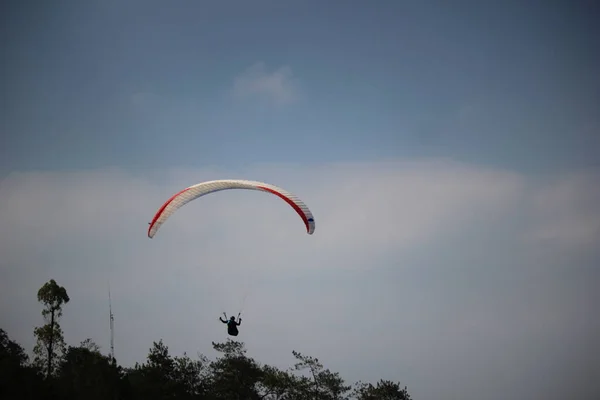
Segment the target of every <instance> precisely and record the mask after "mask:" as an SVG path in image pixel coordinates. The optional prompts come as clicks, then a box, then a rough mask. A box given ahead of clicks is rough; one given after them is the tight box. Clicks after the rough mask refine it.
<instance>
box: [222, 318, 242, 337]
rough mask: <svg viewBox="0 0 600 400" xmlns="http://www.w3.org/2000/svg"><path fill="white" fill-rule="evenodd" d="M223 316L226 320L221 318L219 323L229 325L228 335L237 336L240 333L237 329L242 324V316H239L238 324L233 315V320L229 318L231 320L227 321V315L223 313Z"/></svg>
mask: <svg viewBox="0 0 600 400" xmlns="http://www.w3.org/2000/svg"><path fill="white" fill-rule="evenodd" d="M223 315H224V316H225V319H223V318H221V317H219V321H221V322H222V323H224V324H227V333H228V334H229V335H230V336H237V335H238V334H239V333H240V332H239V330H238V328H237V327H238V326H240V325H241V324H242V319H241V318H240V314H238V321H239V322H237V321H236V320H235V317H234V316H233V315H232V316H231V318H229V320H227V314H226V313H223Z"/></svg>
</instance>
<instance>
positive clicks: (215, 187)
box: [148, 179, 315, 238]
mask: <svg viewBox="0 0 600 400" xmlns="http://www.w3.org/2000/svg"><path fill="white" fill-rule="evenodd" d="M228 189H246V190H258V191H262V192H267V193H271V194H274V195H276V196H278V197H279V198H281V199H282V200H284V201H285V202H286V203H288V204H289V205H290V206H291V207H292V208H293V209H294V210H295V211H296V213H298V215H299V216H300V218H301V219H302V221H303V222H304V225H305V227H306V232H307V233H308V234H309V235H312V234H313V232H314V231H315V220H314V217H313V215H312V212H311V211H310V210H309V209H308V207H307V206H306V205H305V204H304V203H303V202H302V200H300V199H299V198H298V197H296V196H295V195H293V194H292V193H290V192H288V191H286V190H284V189H282V188H280V187H277V186H274V185H271V184H268V183H264V182H259V181H248V180H241V179H221V180H215V181H207V182H202V183H198V184H196V185H193V186H190V187H187V188H185V189H183V190H181V191H179V192H177V193H175V194H174V195H173V196H172V197H171V198H170V199H169V200H167V201H166V202H165V203H164V204H163V205H162V206H161V207H160V208H159V209H158V211H157V212H156V214H155V215H154V218H153V219H152V222H150V226H149V227H148V237H149V238H153V237H154V235H156V232H157V231H158V229H159V228H160V227H161V225H162V224H163V223H165V221H166V220H167V219H168V218H169V217H170V216H171V215H172V214H173V213H174V212H175V211H177V210H178V209H179V208H181V207H182V206H184V205H185V204H187V203H189V202H190V201H192V200H195V199H197V198H199V197H201V196H204V195H206V194H209V193H214V192H219V191H222V190H228Z"/></svg>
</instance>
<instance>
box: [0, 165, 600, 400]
mask: <svg viewBox="0 0 600 400" xmlns="http://www.w3.org/2000/svg"><path fill="white" fill-rule="evenodd" d="M581 176H583V178H582V177H581ZM220 177H228V178H229V177H233V178H235V177H240V178H246V179H259V180H264V181H267V182H271V183H274V184H276V185H280V186H282V187H284V188H286V189H288V190H290V191H291V192H293V193H295V194H297V195H298V196H299V197H301V198H302V199H303V200H304V201H305V202H306V203H307V204H308V206H309V207H310V208H311V209H312V211H313V213H314V215H315V219H316V231H315V234H314V235H312V236H309V235H307V234H306V233H305V231H304V225H303V224H302V222H301V220H300V219H299V218H298V216H297V215H296V214H295V213H294V212H293V210H291V209H290V208H289V206H287V205H286V204H285V203H284V202H282V201H281V200H279V199H278V198H276V197H275V196H268V195H266V194H263V193H257V192H251V191H231V192H221V193H218V194H213V195H209V196H206V197H204V198H202V199H199V200H197V201H195V202H193V203H190V204H188V205H187V206H186V207H185V208H182V209H181V210H179V211H178V212H177V213H176V214H174V215H173V217H172V218H171V219H170V220H169V221H167V222H166V223H165V224H164V225H163V226H162V228H161V230H160V231H159V232H158V234H157V235H156V237H155V238H154V239H148V238H147V237H146V230H147V222H149V221H150V219H151V218H152V216H153V214H154V212H155V211H156V209H157V208H158V207H159V206H160V205H161V204H162V202H164V201H165V200H166V199H167V198H168V197H169V196H170V195H171V194H172V193H173V192H174V191H176V190H178V189H181V188H183V187H185V186H188V185H190V184H192V183H195V182H198V181H203V180H208V179H214V178H220ZM596 178H597V177H595V176H593V175H580V176H576V177H565V178H562V179H558V180H557V181H552V182H550V183H545V184H540V183H539V182H536V181H535V179H532V178H530V177H527V176H523V175H520V174H516V173H513V172H510V171H502V170H494V169H485V168H480V167H475V166H469V165H462V164H459V163H453V162H449V161H435V160H425V161H415V162H392V163H372V164H334V165H321V166H313V167H298V166H294V167H289V166H285V165H277V166H261V167H256V168H253V169H251V170H248V171H245V173H244V175H243V176H239V175H236V174H235V173H232V171H219V170H194V169H177V170H169V171H160V172H157V171H152V172H148V174H147V175H146V176H139V175H132V174H130V173H128V172H126V171H122V170H117V169H112V170H102V171H81V172H76V173H62V172H52V173H51V172H37V173H14V174H11V175H10V176H9V177H7V178H6V179H4V180H3V181H1V182H0V254H2V257H1V258H0V272H1V274H2V280H1V281H0V304H1V306H0V311H1V324H2V326H5V327H6V329H7V330H8V332H9V334H11V335H13V336H14V337H15V338H16V339H18V340H19V341H20V342H22V343H23V344H24V345H26V346H27V347H28V348H31V346H32V344H33V343H32V336H31V330H32V327H33V326H34V325H36V324H38V323H40V321H41V317H40V306H39V305H38V304H37V302H36V298H35V293H36V291H37V289H38V288H39V287H40V286H41V285H42V284H43V283H44V282H45V281H47V280H48V279H50V278H54V279H56V280H57V281H58V282H59V283H60V284H62V285H65V286H66V288H67V290H68V292H69V294H70V296H71V299H72V301H71V303H70V304H68V305H67V306H66V308H65V313H64V318H63V328H64V330H65V333H66V337H67V340H68V341H70V342H72V343H78V342H79V341H81V340H83V339H85V338H86V337H88V336H90V337H92V338H94V339H95V340H97V341H98V342H99V343H100V344H101V345H104V348H105V350H106V348H107V341H108V326H107V318H106V316H107V314H106V313H107V310H106V307H107V298H106V297H107V296H106V291H107V284H108V281H109V280H110V284H111V288H112V292H113V293H112V295H113V306H114V307H115V315H116V329H117V332H116V351H117V356H118V357H119V359H120V361H121V362H123V363H125V364H131V363H132V362H133V361H134V360H140V359H141V358H143V357H145V355H146V353H147V349H148V347H149V346H150V345H151V343H152V341H153V340H157V339H159V338H161V337H162V338H164V340H165V341H166V342H167V343H168V344H169V346H170V348H171V349H172V350H173V351H174V352H182V351H188V352H189V353H192V354H193V353H194V351H195V350H199V351H202V352H205V353H208V354H210V350H209V349H210V341H211V340H215V341H219V340H224V336H223V334H224V330H223V329H224V328H223V326H221V325H220V324H219V323H217V322H216V318H217V317H218V316H219V313H220V312H221V311H223V310H224V309H225V310H227V311H228V312H230V313H233V312H236V310H237V309H238V308H239V307H240V306H241V305H242V304H243V305H244V306H245V308H244V310H245V313H246V317H247V318H246V319H245V320H244V325H243V326H242V335H243V337H241V340H244V341H246V343H247V344H248V347H249V349H250V354H251V355H253V356H256V357H257V358H258V359H260V360H261V361H265V362H272V363H275V364H278V365H281V366H286V364H289V363H290V362H291V361H292V360H291V356H290V352H291V350H292V349H296V350H300V351H302V352H305V353H308V354H314V355H316V356H319V358H320V359H322V360H323V361H324V362H325V363H326V364H328V366H330V367H331V368H332V369H334V370H339V371H340V372H342V374H343V375H344V376H346V377H348V379H359V378H364V379H372V378H377V377H384V378H386V377H387V378H389V379H401V380H402V381H403V383H406V384H407V385H408V386H409V390H411V388H412V390H411V392H412V393H414V394H415V395H417V394H420V395H421V396H420V397H435V396H436V395H439V393H441V392H442V389H439V392H436V390H437V389H435V388H434V386H435V385H433V386H432V384H431V382H432V381H436V382H444V380H445V379H455V380H456V379H458V380H459V381H460V380H463V379H464V376H471V377H472V379H469V380H468V381H472V380H477V379H478V378H477V377H479V378H481V379H484V378H485V376H484V375H478V374H484V373H485V374H490V375H492V374H498V373H500V372H501V371H506V369H507V368H509V369H511V370H514V371H518V373H519V374H520V375H519V376H526V377H529V378H530V379H532V381H535V379H538V378H536V377H535V373H536V372H535V371H536V370H535V368H534V367H533V366H531V365H530V364H527V361H526V360H525V361H523V360H522V359H521V358H520V357H524V354H526V353H527V351H526V350H524V349H523V348H522V344H523V343H531V344H532V350H531V353H527V354H528V357H530V358H531V357H538V356H539V357H541V356H543V357H546V359H548V360H550V361H551V362H555V363H557V364H561V365H562V363H561V361H564V360H563V358H561V357H563V356H562V355H561V354H562V353H560V352H558V350H557V346H556V343H557V340H563V341H567V342H568V343H570V347H569V348H570V351H571V352H572V353H571V354H578V355H579V357H580V358H579V359H578V360H570V362H569V363H565V364H564V365H567V366H569V367H570V368H571V367H574V369H575V370H576V369H577V367H579V368H584V367H585V366H586V363H590V362H591V361H590V360H589V359H586V358H585V357H586V354H587V353H586V352H585V351H584V350H582V349H584V348H590V346H593V345H594V341H596V340H597V339H593V336H592V335H591V334H590V333H589V332H594V330H596V332H597V331H598V329H599V326H600V324H599V323H598V320H597V318H596V319H593V317H591V316H590V315H591V314H590V315H587V314H586V310H588V309H589V310H590V311H591V309H592V306H591V305H592V304H593V303H594V302H593V297H594V295H593V293H595V292H594V290H595V286H594V285H593V284H592V282H593V281H594V279H593V278H594V277H595V276H597V275H598V274H595V273H594V272H593V271H594V270H592V269H589V268H587V267H586V265H587V264H586V263H589V262H590V260H589V259H584V258H582V257H583V256H582V254H584V253H585V252H582V251H581V250H582V249H586V250H588V252H587V254H589V253H593V251H594V250H593V249H595V248H597V246H595V245H594V243H592V242H591V241H590V237H589V235H588V234H589V233H593V232H594V229H597V222H594V221H598V216H599V215H600V202H598V201H595V199H597V197H595V196H597V192H596V189H595V187H596V186H595V185H594V182H597V180H596ZM594 193H596V194H594ZM593 200H594V201H593ZM584 222H585V223H587V224H588V225H585V228H580V229H579V228H578V229H574V228H572V227H573V226H579V224H581V223H584ZM594 224H596V225H594ZM540 232H542V233H543V232H553V234H552V239H553V244H557V243H558V244H560V246H551V247H547V246H545V242H544V241H541V242H540V241H539V240H532V239H531V238H537V237H540V235H541V234H540ZM541 236H544V235H541ZM546 236H547V235H546ZM523 237H526V238H529V239H528V241H526V242H525V243H526V244H525V245H524V244H523V243H524V242H523V241H522V240H521V239H522V238H523ZM540 252H541V253H544V255H545V257H544V262H545V263H544V264H543V265H537V264H532V262H535V260H537V258H536V257H532V256H531V254H534V255H537V254H539V253H540ZM592 261H593V260H592ZM590 274H591V275H590ZM594 274H595V275H594ZM245 295H247V297H246V298H245V301H244V297H245ZM596 297H597V296H596ZM15 304H18V305H19V307H18V309H17V308H15V307H14V305H15ZM515 307H521V308H522V311H519V312H516V308H515ZM521 308H519V309H521ZM525 310H526V311H525ZM390 316H391V317H393V320H391V321H390V320H388V319H387V318H388V317H390ZM544 326H550V327H552V329H550V330H548V331H544V329H543V328H541V327H544ZM516 343H518V344H519V346H517V345H516ZM534 343H535V344H536V346H533V344H534ZM540 346H541V347H540ZM586 346H587V347H586ZM348 349H360V351H359V350H356V351H348ZM392 349H393V350H392ZM535 349H538V350H535ZM510 357H512V358H510ZM552 357H554V358H552ZM565 357H566V356H565ZM570 357H572V356H570ZM530 358H528V359H530ZM358 360H361V362H358ZM510 360H512V361H510ZM482 363H483V364H484V365H486V368H484V369H481V368H480V367H478V366H480V365H483V364H482ZM506 363H508V364H506ZM511 363H512V364H511ZM432 365H439V367H436V369H435V371H433V370H432ZM445 365H447V367H445ZM507 365H508V366H507ZM587 365H589V364H587ZM359 368H362V369H360V370H359ZM432 373H435V374H436V376H432ZM437 374H439V375H437ZM515 374H517V372H515ZM494 376H496V375H494ZM503 376H505V378H506V379H505V380H502V379H500V381H501V382H499V386H501V383H504V384H509V383H510V382H509V381H507V379H511V378H510V376H517V375H510V374H508V375H503ZM562 378H563V379H564V381H566V382H571V383H572V384H576V383H577V384H579V385H581V384H582V383H581V381H578V380H577V379H583V378H577V377H571V378H569V377H565V375H562ZM569 379H571V380H569ZM463 382H466V381H463ZM441 384H442V383H440V385H441ZM444 390H447V386H446V389H444ZM453 390H454V391H452V394H453V395H454V396H451V397H462V398H469V396H474V397H471V398H475V397H476V396H475V395H474V394H473V393H474V392H470V391H472V390H474V389H473V388H472V387H469V386H468V384H467V383H464V385H462V386H461V385H458V386H456V387H455V389H453ZM469 393H471V394H469ZM499 393H500V392H499ZM534 397H535V396H534ZM490 398H493V396H491V397H490Z"/></svg>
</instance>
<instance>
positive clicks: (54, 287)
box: [33, 279, 70, 377]
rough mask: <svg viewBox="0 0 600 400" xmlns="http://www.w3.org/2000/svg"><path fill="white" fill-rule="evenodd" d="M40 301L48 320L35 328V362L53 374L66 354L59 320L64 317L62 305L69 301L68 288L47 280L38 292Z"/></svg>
mask: <svg viewBox="0 0 600 400" xmlns="http://www.w3.org/2000/svg"><path fill="white" fill-rule="evenodd" d="M37 297H38V301H39V302H40V303H42V304H43V305H44V309H43V310H42V316H43V317H44V321H45V322H46V323H45V324H44V325H42V326H40V327H37V328H35V329H34V331H33V333H34V335H35V336H36V338H37V343H36V345H35V347H34V349H33V352H34V354H35V358H34V362H35V364H37V365H38V366H39V367H40V368H41V369H42V370H43V371H44V372H45V373H46V377H50V376H52V374H53V372H54V370H55V367H56V366H57V365H58V363H59V361H60V360H59V357H60V356H61V355H62V354H64V352H65V348H66V344H65V339H64V336H63V332H62V328H61V327H60V324H59V322H58V321H59V320H60V317H62V307H63V305H64V304H66V303H68V302H69V300H70V299H69V295H68V294H67V290H66V289H65V288H64V287H62V286H59V285H58V284H57V283H56V281H55V280H54V279H51V280H50V281H48V282H46V283H45V284H44V285H43V286H42V287H41V288H40V290H38V293H37Z"/></svg>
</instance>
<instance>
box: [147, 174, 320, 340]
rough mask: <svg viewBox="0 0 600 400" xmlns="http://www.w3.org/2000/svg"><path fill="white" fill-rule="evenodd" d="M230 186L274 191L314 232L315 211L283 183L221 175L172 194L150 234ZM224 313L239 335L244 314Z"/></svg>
mask: <svg viewBox="0 0 600 400" xmlns="http://www.w3.org/2000/svg"><path fill="white" fill-rule="evenodd" d="M228 189H246V190H257V191H262V192H266V193H270V194H273V195H275V196H277V197H279V198H280V199H282V200H283V201H285V202H286V203H287V204H288V205H289V206H290V207H292V209H294V211H296V213H297V214H298V215H299V216H300V218H301V220H302V222H304V226H305V227H306V232H307V233H308V234H309V235H312V234H313V233H314V231H315V219H314V217H313V215H312V212H311V211H310V210H309V208H308V207H307V206H306V204H304V202H302V200H300V199H299V198H298V197H296V196H295V195H293V194H292V193H290V192H288V191H286V190H284V189H282V188H280V187H277V186H274V185H271V184H268V183H264V182H259V181H248V180H241V179H221V180H214V181H207V182H201V183H198V184H196V185H193V186H189V187H187V188H185V189H183V190H181V191H179V192H177V193H175V194H174V195H173V196H171V198H169V199H168V200H167V201H166V202H165V203H164V204H163V205H162V206H161V207H160V208H159V209H158V211H157V212H156V214H155V215H154V218H153V219H152V222H149V223H148V225H149V227H148V237H149V238H153V237H154V235H156V233H157V232H158V230H159V228H160V227H161V226H162V225H163V224H164V223H165V222H166V221H167V220H168V219H169V217H170V216H171V215H173V213H175V211H177V210H178V209H179V208H181V207H183V206H184V205H185V204H187V203H189V202H190V201H192V200H195V199H197V198H199V197H202V196H204V195H207V194H210V193H215V192H219V191H222V190H228ZM223 314H224V315H225V320H223V319H221V317H219V320H220V321H221V322H223V323H224V324H227V333H228V334H229V335H231V336H237V335H238V334H239V331H238V328H237V327H238V326H239V325H240V324H241V323H242V319H241V318H240V314H238V321H236V319H235V317H233V316H232V317H231V318H230V319H229V320H227V314H225V313H223Z"/></svg>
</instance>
